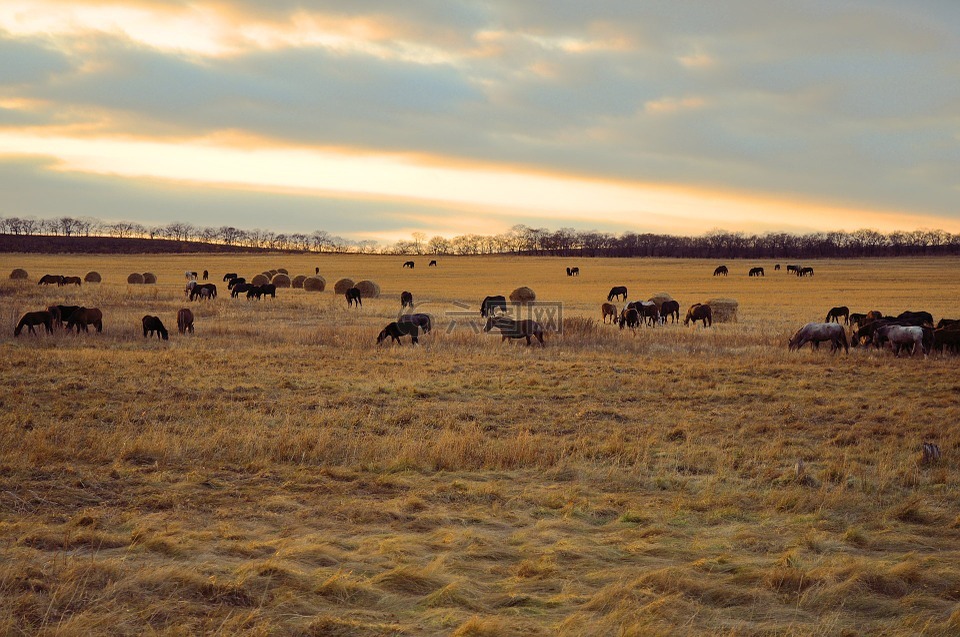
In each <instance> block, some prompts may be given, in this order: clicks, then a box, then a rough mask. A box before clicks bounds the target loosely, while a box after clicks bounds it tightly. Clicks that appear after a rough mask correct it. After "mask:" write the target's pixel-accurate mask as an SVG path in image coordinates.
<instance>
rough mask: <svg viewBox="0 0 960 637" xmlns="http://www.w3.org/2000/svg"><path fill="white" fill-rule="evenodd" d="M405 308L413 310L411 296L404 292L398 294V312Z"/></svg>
mask: <svg viewBox="0 0 960 637" xmlns="http://www.w3.org/2000/svg"><path fill="white" fill-rule="evenodd" d="M405 307H409V308H410V309H411V310H412V309H413V294H412V293H410V292H407V291H406V290H404V291H403V292H401V293H400V311H401V312H402V311H403V308H405Z"/></svg>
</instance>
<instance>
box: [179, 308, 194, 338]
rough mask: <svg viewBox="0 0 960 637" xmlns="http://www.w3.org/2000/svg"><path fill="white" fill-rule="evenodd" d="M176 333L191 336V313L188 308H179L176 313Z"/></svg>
mask: <svg viewBox="0 0 960 637" xmlns="http://www.w3.org/2000/svg"><path fill="white" fill-rule="evenodd" d="M177 331H178V332H180V333H181V334H186V333H187V332H190V333H191V334H193V312H191V311H190V309H189V308H181V309H180V311H179V312H177Z"/></svg>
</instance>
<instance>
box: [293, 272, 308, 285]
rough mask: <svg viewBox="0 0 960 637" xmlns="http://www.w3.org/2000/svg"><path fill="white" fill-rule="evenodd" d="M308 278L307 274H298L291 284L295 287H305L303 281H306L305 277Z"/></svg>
mask: <svg viewBox="0 0 960 637" xmlns="http://www.w3.org/2000/svg"><path fill="white" fill-rule="evenodd" d="M306 278H307V277H306V276H305V275H303V274H298V275H297V276H295V277H293V280H292V281H290V286H291V287H295V288H302V287H303V281H304V279H306Z"/></svg>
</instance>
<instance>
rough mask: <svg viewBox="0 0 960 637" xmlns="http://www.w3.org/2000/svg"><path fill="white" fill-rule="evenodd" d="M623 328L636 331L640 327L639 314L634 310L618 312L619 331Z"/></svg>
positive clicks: (624, 309) (632, 308)
mask: <svg viewBox="0 0 960 637" xmlns="http://www.w3.org/2000/svg"><path fill="white" fill-rule="evenodd" d="M624 327H629V328H630V329H632V330H634V331H636V329H637V328H638V327H640V312H638V311H637V309H636V308H634V307H630V308H627V307H625V308H623V310H622V311H621V312H620V329H621V330H622V329H623V328H624Z"/></svg>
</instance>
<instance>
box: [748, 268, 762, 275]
mask: <svg viewBox="0 0 960 637" xmlns="http://www.w3.org/2000/svg"><path fill="white" fill-rule="evenodd" d="M747 276H763V268H750V272H748V273H747Z"/></svg>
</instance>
